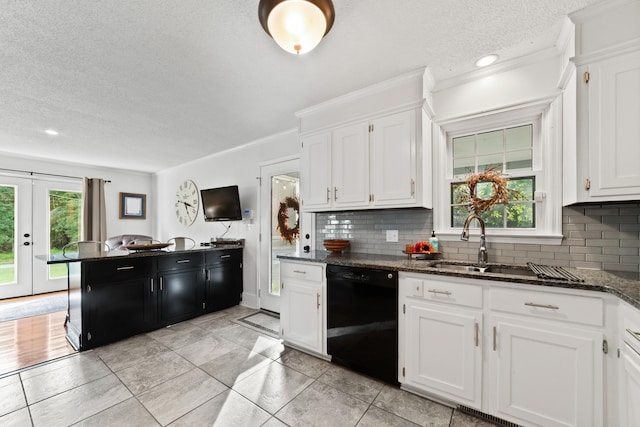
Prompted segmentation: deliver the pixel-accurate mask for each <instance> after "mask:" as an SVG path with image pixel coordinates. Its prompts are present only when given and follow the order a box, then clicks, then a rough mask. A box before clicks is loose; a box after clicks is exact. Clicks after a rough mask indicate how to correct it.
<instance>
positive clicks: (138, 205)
mask: <svg viewBox="0 0 640 427" xmlns="http://www.w3.org/2000/svg"><path fill="white" fill-rule="evenodd" d="M118 211H119V212H120V219H146V218H147V195H146V194H135V193H120V207H119V209H118Z"/></svg>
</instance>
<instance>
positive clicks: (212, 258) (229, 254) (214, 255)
mask: <svg viewBox="0 0 640 427" xmlns="http://www.w3.org/2000/svg"><path fill="white" fill-rule="evenodd" d="M204 259H205V261H204V263H205V264H207V265H210V264H220V263H223V262H242V249H225V250H221V251H216V250H213V251H211V252H205V254H204Z"/></svg>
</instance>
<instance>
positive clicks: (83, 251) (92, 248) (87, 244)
mask: <svg viewBox="0 0 640 427" xmlns="http://www.w3.org/2000/svg"><path fill="white" fill-rule="evenodd" d="M74 248H75V249H76V250H75V251H73V249H74ZM108 251H109V246H108V245H107V244H106V243H104V242H98V241H93V240H84V241H79V242H71V243H68V244H66V245H64V246H63V247H62V255H63V256H68V255H67V253H77V254H78V258H93V257H100V256H102V255H104V253H105V252H108Z"/></svg>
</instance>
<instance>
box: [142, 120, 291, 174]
mask: <svg viewBox="0 0 640 427" xmlns="http://www.w3.org/2000/svg"><path fill="white" fill-rule="evenodd" d="M299 133H300V132H299V130H298V128H294V129H288V130H285V131H282V132H278V133H274V134H272V135H269V136H265V137H263V138H260V139H256V140H254V141H251V142H247V143H245V144H242V145H237V146H235V147H231V148H229V149H227V150H223V151H218V152H216V153H212V154H209V155H208V156H205V157H200V158H198V159H194V160H191V161H189V162H186V163H182V164H180V165H178V166H174V167H171V168H166V169H163V170H161V171H158V172H155V175H162V174H164V173H166V172H168V171H171V170H173V169H176V168H183V167H185V166H189V165H192V164H195V163H198V162H200V161H202V160H204V159H213V158H216V157H218V156H223V155H225V154H229V153H233V152H234V151H241V150H244V149H246V148H250V147H253V146H256V145H260V144H264V143H267V142H269V141H270V140H272V139H275V138H280V137H285V136H289V135H296V136H297V135H299Z"/></svg>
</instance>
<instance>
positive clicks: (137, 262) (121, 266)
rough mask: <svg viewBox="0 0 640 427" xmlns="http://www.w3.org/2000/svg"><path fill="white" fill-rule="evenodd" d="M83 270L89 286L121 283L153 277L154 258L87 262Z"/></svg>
mask: <svg viewBox="0 0 640 427" xmlns="http://www.w3.org/2000/svg"><path fill="white" fill-rule="evenodd" d="M82 269H83V270H84V274H85V280H86V282H87V283H88V284H92V283H93V284H95V283H108V282H120V281H123V280H131V279H138V278H141V277H151V275H152V273H153V258H152V257H145V258H124V259H117V258H111V259H106V260H101V261H85V262H83V263H82Z"/></svg>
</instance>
